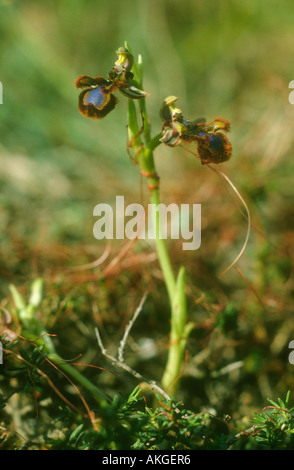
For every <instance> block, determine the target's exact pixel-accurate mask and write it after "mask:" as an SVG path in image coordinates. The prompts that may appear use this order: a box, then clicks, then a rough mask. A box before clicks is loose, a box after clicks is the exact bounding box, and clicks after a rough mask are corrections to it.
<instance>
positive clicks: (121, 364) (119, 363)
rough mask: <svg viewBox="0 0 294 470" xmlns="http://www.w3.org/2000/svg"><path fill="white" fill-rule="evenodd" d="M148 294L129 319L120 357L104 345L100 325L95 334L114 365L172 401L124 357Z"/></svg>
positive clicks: (104, 354)
mask: <svg viewBox="0 0 294 470" xmlns="http://www.w3.org/2000/svg"><path fill="white" fill-rule="evenodd" d="M146 296H147V294H144V296H143V298H142V300H141V302H140V304H139V306H138V307H137V309H136V311H135V313H134V315H133V317H132V319H131V320H130V321H129V323H128V325H127V327H126V329H125V332H124V335H123V338H122V340H121V342H120V346H119V349H118V359H117V358H116V357H114V356H112V355H111V354H109V353H108V352H107V349H106V348H105V347H104V345H103V342H102V339H101V336H100V333H99V330H98V327H95V334H96V338H97V343H98V346H99V348H100V349H101V352H102V354H103V356H105V357H106V358H107V359H109V360H110V361H111V362H112V363H113V365H114V366H116V367H120V368H122V369H124V370H125V371H127V372H128V373H129V374H131V375H132V376H133V377H135V378H136V379H138V380H141V381H143V382H146V383H147V384H148V385H150V387H151V388H152V390H155V391H156V392H158V393H159V394H160V395H161V396H162V397H164V398H165V399H166V400H167V401H171V398H170V396H169V395H168V394H167V393H166V392H165V391H164V390H162V388H160V387H159V385H157V384H156V383H155V382H154V381H152V380H148V379H146V378H145V377H144V376H143V375H141V374H140V373H139V372H137V371H136V370H134V369H132V368H131V367H129V366H128V365H127V364H126V363H125V362H124V358H123V350H124V348H125V345H126V341H127V337H128V335H129V333H130V330H131V328H132V326H133V324H134V322H135V320H136V319H137V318H138V316H139V314H140V312H141V310H142V307H143V304H144V302H145V299H146Z"/></svg>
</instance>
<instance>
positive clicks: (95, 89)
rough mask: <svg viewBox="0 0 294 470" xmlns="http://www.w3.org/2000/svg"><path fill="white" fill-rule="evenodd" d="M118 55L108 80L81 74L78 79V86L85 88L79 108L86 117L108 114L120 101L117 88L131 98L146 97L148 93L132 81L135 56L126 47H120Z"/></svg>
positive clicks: (99, 117) (76, 83) (96, 117)
mask: <svg viewBox="0 0 294 470" xmlns="http://www.w3.org/2000/svg"><path fill="white" fill-rule="evenodd" d="M117 55H118V60H117V61H116V62H115V64H114V66H113V68H112V69H111V71H110V72H109V74H108V77H107V80H106V79H105V78H103V77H96V78H93V77H90V76H89V75H81V76H80V77H79V78H77V79H76V81H75V86H76V88H83V89H84V90H83V91H82V92H81V93H80V95H79V110H80V112H81V113H82V114H83V115H84V116H85V117H88V118H92V119H101V118H103V117H105V116H107V114H108V113H110V111H112V110H113V109H114V107H115V106H116V104H117V103H118V99H117V98H116V97H115V96H114V94H113V93H114V92H116V91H117V90H118V91H120V92H121V93H122V94H123V95H125V96H127V97H128V98H131V99H140V98H145V97H146V96H147V95H148V93H146V92H145V91H143V90H139V89H138V88H137V87H136V86H135V84H134V83H132V79H133V76H134V75H133V73H132V72H131V68H132V66H133V56H132V55H131V54H130V52H129V51H128V50H127V49H126V48H125V47H120V48H119V49H118V51H117Z"/></svg>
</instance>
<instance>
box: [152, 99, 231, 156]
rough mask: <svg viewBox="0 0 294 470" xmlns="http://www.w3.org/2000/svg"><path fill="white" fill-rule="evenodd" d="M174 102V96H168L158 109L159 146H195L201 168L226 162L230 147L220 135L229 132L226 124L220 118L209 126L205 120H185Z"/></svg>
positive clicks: (227, 141) (225, 121)
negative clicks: (159, 126)
mask: <svg viewBox="0 0 294 470" xmlns="http://www.w3.org/2000/svg"><path fill="white" fill-rule="evenodd" d="M177 99H178V98H177V97H176V96H168V97H167V98H166V99H165V100H164V102H163V104H162V106H161V108H160V113H159V114H160V117H161V119H162V120H163V121H164V124H163V127H162V137H161V139H160V140H161V142H163V143H165V144H166V145H169V146H171V147H174V146H176V145H179V144H180V143H182V142H196V143H197V155H198V157H199V158H200V161H201V163H202V164H205V163H222V162H225V161H227V160H229V159H230V158H231V155H232V146H231V144H230V142H229V140H228V139H227V137H226V136H225V135H224V134H223V132H228V131H229V130H230V124H229V122H228V121H227V120H226V119H223V118H216V119H215V120H214V121H212V122H210V123H206V122H205V120H204V119H197V120H194V121H190V120H187V119H185V118H184V117H183V113H182V111H181V110H180V109H178V108H176V106H175V102H176V101H177ZM222 131H223V132H222Z"/></svg>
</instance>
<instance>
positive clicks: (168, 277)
mask: <svg viewBox="0 0 294 470" xmlns="http://www.w3.org/2000/svg"><path fill="white" fill-rule="evenodd" d="M126 47H127V49H128V50H130V48H129V46H128V45H127V44H126ZM132 70H133V72H134V79H135V83H136V86H138V87H139V88H140V89H143V86H142V85H143V83H142V82H143V63H142V58H141V56H139V60H138V62H136V61H134V65H133V69H132ZM138 103H139V111H140V117H141V120H142V131H141V132H140V130H139V126H138V117H137V111H136V107H135V104H134V101H133V100H131V99H129V108H128V130H129V142H131V143H132V145H131V146H132V148H133V150H134V151H135V152H136V160H137V163H138V164H139V167H140V172H141V174H142V175H143V176H144V177H145V178H146V182H147V187H148V189H149V203H150V204H151V206H152V208H153V213H152V218H153V226H154V228H155V244H156V251H157V255H158V260H159V264H160V268H161V270H162V273H163V277H164V281H165V285H166V288H167V292H168V296H169V301H170V306H171V333H170V344H169V350H168V358H167V363H166V368H165V371H164V374H163V377H162V386H163V388H164V389H168V392H169V394H170V395H173V394H174V393H175V391H176V387H177V384H178V380H177V379H178V378H179V374H180V372H181V368H182V365H183V359H184V352H185V347H186V341H187V337H188V335H189V333H190V331H191V328H192V324H191V323H188V324H187V323H186V321H187V305H186V292H185V270H184V268H181V269H180V271H179V274H178V277H177V279H176V277H175V275H174V272H173V268H172V264H171V260H170V257H169V253H168V250H167V245H166V240H165V239H164V238H163V237H162V236H161V225H162V224H161V220H160V211H158V210H156V208H158V206H159V204H160V195H159V178H158V175H157V173H156V167H155V162H154V155H153V151H154V150H155V148H156V147H157V146H158V145H159V144H160V143H161V142H160V140H159V138H160V135H157V136H155V137H154V138H152V137H151V126H150V122H149V119H148V114H147V110H146V101H145V99H139V100H138Z"/></svg>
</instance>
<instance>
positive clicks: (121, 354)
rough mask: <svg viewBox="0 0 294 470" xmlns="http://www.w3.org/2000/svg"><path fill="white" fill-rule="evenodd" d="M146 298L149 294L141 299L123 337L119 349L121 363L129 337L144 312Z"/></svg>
mask: <svg viewBox="0 0 294 470" xmlns="http://www.w3.org/2000/svg"><path fill="white" fill-rule="evenodd" d="M146 297H147V294H146V293H145V294H144V295H143V297H142V299H141V302H140V304H139V305H138V307H137V308H136V310H135V313H134V315H133V316H132V318H131V320H130V321H129V323H128V325H127V327H126V329H125V332H124V335H123V337H122V340H121V342H120V345H119V348H118V360H119V362H124V357H123V354H124V348H125V346H126V342H127V338H128V335H129V333H130V331H131V328H132V327H133V324H134V323H135V321H136V320H137V318H138V316H139V314H140V312H141V310H142V307H143V305H144V303H145V300H146Z"/></svg>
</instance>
